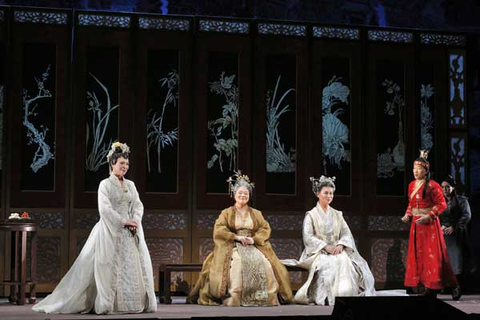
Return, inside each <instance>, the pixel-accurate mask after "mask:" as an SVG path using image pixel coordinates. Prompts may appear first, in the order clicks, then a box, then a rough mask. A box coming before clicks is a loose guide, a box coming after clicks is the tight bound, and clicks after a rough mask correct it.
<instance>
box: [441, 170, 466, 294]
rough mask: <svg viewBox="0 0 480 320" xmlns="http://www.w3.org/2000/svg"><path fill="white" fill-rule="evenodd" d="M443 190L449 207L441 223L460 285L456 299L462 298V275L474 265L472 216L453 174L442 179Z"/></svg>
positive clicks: (454, 291) (442, 216)
mask: <svg viewBox="0 0 480 320" xmlns="http://www.w3.org/2000/svg"><path fill="white" fill-rule="evenodd" d="M441 186H442V191H443V195H444V197H445V201H446V202H447V209H445V211H444V212H443V213H442V214H441V215H440V223H441V225H442V231H443V235H444V238H445V244H446V246H447V251H448V256H449V257H450V263H451V264H452V269H453V272H454V273H455V276H456V278H457V281H458V283H459V286H458V287H457V288H454V289H453V291H452V298H453V299H454V300H458V299H460V297H461V295H462V291H461V288H460V284H461V283H462V280H464V279H462V277H463V276H464V275H465V274H466V273H468V272H469V271H470V270H469V268H471V267H472V263H471V262H472V258H473V257H471V247H470V240H469V233H468V224H469V222H470V219H471V217H472V213H471V211H470V205H469V203H468V199H467V197H465V196H461V195H458V194H457V193H456V191H455V186H456V182H455V180H454V179H453V178H452V176H450V175H449V176H447V177H445V178H444V179H443V180H442V184H441Z"/></svg>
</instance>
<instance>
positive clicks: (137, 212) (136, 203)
mask: <svg viewBox="0 0 480 320" xmlns="http://www.w3.org/2000/svg"><path fill="white" fill-rule="evenodd" d="M130 185H131V187H132V190H133V206H132V212H133V219H132V220H133V221H135V222H136V223H137V225H140V224H141V223H142V217H143V210H144V208H143V203H142V201H140V195H139V194H138V191H137V188H136V187H135V183H133V181H131V182H130Z"/></svg>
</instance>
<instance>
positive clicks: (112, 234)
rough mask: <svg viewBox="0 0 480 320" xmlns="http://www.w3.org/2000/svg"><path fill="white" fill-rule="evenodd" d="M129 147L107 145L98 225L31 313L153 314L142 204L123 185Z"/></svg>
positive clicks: (126, 184) (154, 306)
mask: <svg viewBox="0 0 480 320" xmlns="http://www.w3.org/2000/svg"><path fill="white" fill-rule="evenodd" d="M129 154H130V149H129V147H128V146H127V145H126V144H124V143H120V142H115V143H113V144H112V148H111V150H110V152H109V153H108V155H107V160H108V163H109V166H110V171H111V172H110V177H109V178H107V179H104V180H103V181H102V182H100V186H99V187H98V211H99V213H100V220H99V221H98V222H97V224H95V226H94V227H93V229H92V231H91V233H90V236H89V237H88V239H87V241H86V243H85V245H84V246H83V249H82V251H81V252H80V254H79V255H78V257H77V259H76V260H75V263H74V264H73V265H72V267H71V268H70V270H69V271H68V272H67V274H66V275H65V276H64V277H63V279H62V280H61V281H60V283H59V284H58V286H57V287H56V288H55V290H54V291H53V293H52V294H50V295H49V296H47V297H46V298H45V299H43V300H42V301H41V302H39V303H37V304H36V305H35V306H34V307H33V308H32V309H33V311H37V312H45V313H79V312H81V313H88V312H91V311H94V312H95V313H97V314H110V313H141V312H154V311H156V310H157V300H156V297H155V291H154V286H153V270H152V262H151V259H150V254H149V252H148V248H147V244H146V242H145V236H144V234H143V228H142V223H141V221H142V216H143V204H142V202H141V201H140V198H139V196H138V192H137V189H136V188H135V184H134V183H133V182H132V181H130V180H127V179H125V174H126V173H127V171H128V168H129V160H128V156H129Z"/></svg>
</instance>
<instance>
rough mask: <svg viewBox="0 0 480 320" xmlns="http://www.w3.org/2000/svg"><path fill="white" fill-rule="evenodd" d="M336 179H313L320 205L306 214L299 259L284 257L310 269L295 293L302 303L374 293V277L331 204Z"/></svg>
mask: <svg viewBox="0 0 480 320" xmlns="http://www.w3.org/2000/svg"><path fill="white" fill-rule="evenodd" d="M334 179H335V178H327V177H325V176H321V177H320V179H314V178H310V181H311V182H312V191H313V193H314V194H315V195H316V196H317V197H318V203H317V205H316V206H315V207H314V208H312V210H310V211H308V212H307V213H306V214H305V218H304V221H303V230H302V233H303V243H304V246H305V249H304V251H303V253H302V255H301V257H300V261H297V260H293V259H289V260H282V262H283V263H284V264H286V265H291V266H299V267H302V268H304V269H307V270H309V274H308V278H307V281H306V282H305V283H304V284H303V286H302V287H301V288H300V289H299V290H298V291H297V293H296V294H295V302H296V303H299V304H310V303H315V304H317V305H325V304H326V303H328V305H333V304H334V303H335V297H337V296H372V295H375V294H376V292H375V289H374V283H375V281H374V278H373V275H372V273H371V271H370V269H369V267H368V264H367V262H366V261H365V260H364V259H363V258H362V257H361V256H360V254H359V253H358V251H357V248H356V245H355V240H354V239H353V236H352V233H351V232H350V229H349V227H348V225H347V223H346V222H345V220H344V218H343V215H342V212H341V211H338V210H335V209H334V208H332V207H330V203H331V202H332V200H333V194H334V192H335V184H334Z"/></svg>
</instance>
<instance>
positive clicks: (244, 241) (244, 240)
mask: <svg viewBox="0 0 480 320" xmlns="http://www.w3.org/2000/svg"><path fill="white" fill-rule="evenodd" d="M234 240H235V241H238V242H240V243H241V244H242V245H244V246H248V245H251V244H254V241H253V238H251V237H244V236H235V238H234Z"/></svg>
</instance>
